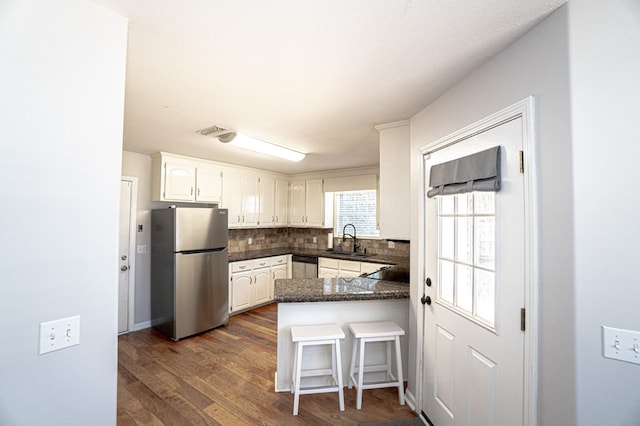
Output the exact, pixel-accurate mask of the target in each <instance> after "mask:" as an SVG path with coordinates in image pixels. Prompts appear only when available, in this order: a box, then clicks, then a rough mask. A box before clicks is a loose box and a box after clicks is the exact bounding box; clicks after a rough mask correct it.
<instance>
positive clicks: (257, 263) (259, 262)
mask: <svg viewBox="0 0 640 426" xmlns="http://www.w3.org/2000/svg"><path fill="white" fill-rule="evenodd" d="M270 266H271V259H269V258H268V257H265V258H262V259H255V260H254V261H253V269H259V268H268V267H270Z"/></svg>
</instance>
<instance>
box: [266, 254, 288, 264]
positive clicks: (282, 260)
mask: <svg viewBox="0 0 640 426" xmlns="http://www.w3.org/2000/svg"><path fill="white" fill-rule="evenodd" d="M269 259H270V260H271V266H278V265H286V264H287V256H274V257H271V258H269Z"/></svg>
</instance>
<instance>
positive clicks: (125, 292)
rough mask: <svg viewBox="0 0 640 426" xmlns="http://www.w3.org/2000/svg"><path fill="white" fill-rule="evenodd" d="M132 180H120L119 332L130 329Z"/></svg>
mask: <svg viewBox="0 0 640 426" xmlns="http://www.w3.org/2000/svg"><path fill="white" fill-rule="evenodd" d="M131 194H132V188H131V181H128V180H122V181H120V232H119V238H118V239H119V252H118V268H119V269H120V273H119V275H118V333H124V332H126V331H128V330H129V270H130V262H129V256H130V253H129V247H130V246H131V244H130V238H131V237H130V236H131V217H130V215H131Z"/></svg>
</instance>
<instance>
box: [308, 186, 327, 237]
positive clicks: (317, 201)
mask: <svg viewBox="0 0 640 426" xmlns="http://www.w3.org/2000/svg"><path fill="white" fill-rule="evenodd" d="M306 189H307V195H306V200H305V205H306V210H307V226H324V190H323V187H322V179H310V180H307V182H306Z"/></svg>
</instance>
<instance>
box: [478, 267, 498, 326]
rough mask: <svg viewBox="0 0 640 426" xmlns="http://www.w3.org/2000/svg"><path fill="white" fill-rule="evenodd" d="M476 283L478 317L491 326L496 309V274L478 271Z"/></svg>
mask: <svg viewBox="0 0 640 426" xmlns="http://www.w3.org/2000/svg"><path fill="white" fill-rule="evenodd" d="M474 283H475V300H476V315H477V316H478V317H480V318H482V319H483V320H485V321H486V322H488V323H489V324H493V323H494V321H495V307H496V294H495V289H496V285H495V284H496V283H495V273H494V272H489V271H484V270H482V269H476V270H475V278H474Z"/></svg>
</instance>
